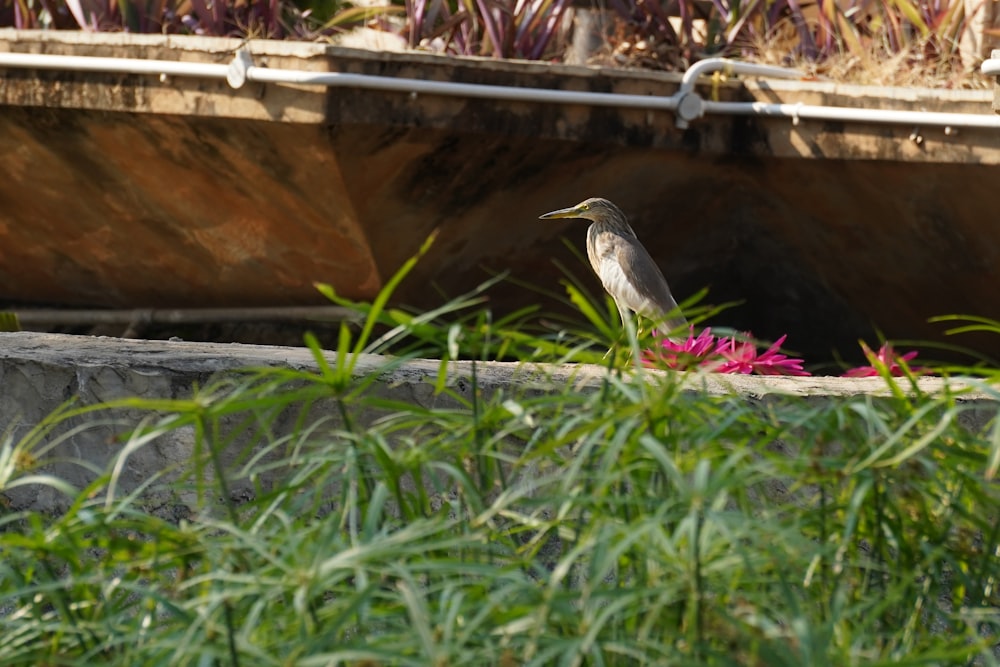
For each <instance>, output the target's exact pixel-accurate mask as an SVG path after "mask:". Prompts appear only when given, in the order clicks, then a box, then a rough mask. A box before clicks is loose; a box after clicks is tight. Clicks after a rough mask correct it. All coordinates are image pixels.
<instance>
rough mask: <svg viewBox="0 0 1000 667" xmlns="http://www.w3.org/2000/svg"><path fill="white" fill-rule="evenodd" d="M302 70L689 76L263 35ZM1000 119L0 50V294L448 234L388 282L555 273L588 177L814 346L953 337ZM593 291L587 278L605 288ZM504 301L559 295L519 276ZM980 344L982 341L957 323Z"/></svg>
mask: <svg viewBox="0 0 1000 667" xmlns="http://www.w3.org/2000/svg"><path fill="white" fill-rule="evenodd" d="M241 45H242V43H241V42H239V41H238V40H228V39H207V38H205V39H202V38H183V37H169V36H130V35H124V34H122V35H115V34H110V35H108V34H101V35H90V34H73V33H54V32H53V33H44V32H43V33H31V32H18V31H10V30H0V50H10V51H16V52H31V53H52V54H77V55H101V56H120V57H139V58H157V59H168V60H191V61H197V62H206V63H217V64H218V63H222V64H224V63H227V62H228V61H229V60H230V59H231V58H232V55H233V52H234V50H235V49H237V48H239V47H240V46H241ZM249 48H250V49H251V51H252V52H253V54H254V58H255V60H256V62H257V63H258V64H266V65H268V66H270V67H286V68H293V69H302V70H310V71H316V70H318V71H327V70H336V71H344V72H357V73H365V74H379V75H385V76H399V77H414V78H424V79H438V80H453V81H465V82H473V83H477V82H478V83H494V84H501V85H512V86H521V87H528V86H536V87H553V88H566V89H575V90H592V91H612V92H621V93H636V94H646V95H670V94H672V93H674V92H675V91H676V90H677V86H678V79H679V77H678V76H677V75H673V74H663V73H656V72H644V71H627V70H605V69H595V68H587V67H569V66H551V65H548V64H544V63H521V62H498V61H492V60H482V59H457V58H445V57H440V56H432V55H428V54H414V53H384V52H372V51H360V50H353V49H345V48H338V47H329V46H326V45H321V44H301V43H300V44H290V43H274V42H267V41H251V42H250V43H249ZM702 93H703V95H704V96H705V97H706V99H711V98H714V97H718V98H719V99H721V100H758V101H767V102H788V103H795V102H803V103H807V104H826V105H850V106H862V107H877V108H889V107H891V108H897V109H910V110H929V111H950V112H964V113H979V114H989V113H991V111H990V103H989V100H990V93H989V92H987V91H948V90H920V89H900V88H895V89H893V88H865V87H859V86H839V85H835V84H832V83H825V82H811V81H810V82H806V81H801V82H800V81H795V82H787V81H786V82H777V81H766V82H735V81H723V82H719V83H717V85H714V86H713V85H712V84H706V85H705V86H704V87H703V89H702ZM998 163H1000V133H997V132H995V131H992V130H960V131H952V132H948V133H946V132H945V130H944V128H914V127H901V126H896V127H891V126H877V125H866V124H843V123H830V122H817V121H803V122H800V123H798V124H792V123H791V122H789V121H787V120H780V119H754V120H750V119H746V118H737V117H728V116H714V117H709V118H706V119H703V120H701V121H698V122H696V123H694V124H693V125H692V127H691V128H689V129H688V130H686V131H681V130H679V129H677V128H676V127H675V125H674V118H673V115H672V114H670V113H667V112H646V111H636V110H617V109H608V108H588V107H583V106H580V105H543V104H528V103H523V102H504V101H496V100H471V99H460V98H443V97H434V96H430V95H408V94H406V93H388V92H379V91H362V90H350V89H331V90H326V89H325V88H322V87H316V86H291V85H261V84H253V85H248V86H245V87H244V88H242V89H240V90H239V91H233V90H231V89H230V88H229V87H228V86H227V85H226V84H225V83H224V82H221V81H205V80H197V79H179V78H170V77H166V78H163V79H160V78H157V77H150V76H133V75H108V74H100V73H86V72H61V71H31V70H13V69H8V70H5V71H2V72H0V166H2V168H3V173H4V175H5V178H4V179H0V285H2V286H3V287H2V289H0V299H10V300H18V301H22V302H49V303H61V304H81V305H89V306H109V307H134V308H152V307H185V306H188V307H190V306H241V305H242V306H254V305H257V306H274V305H287V304H296V303H299V304H305V303H320V302H321V299H320V297H319V296H318V295H317V294H316V292H315V290H314V289H313V282H314V281H322V282H328V283H332V284H334V285H335V286H336V287H337V289H338V291H339V292H340V293H341V294H344V295H346V296H349V297H356V298H371V297H372V296H373V295H374V294H375V293H376V292H377V291H378V289H379V288H380V287H381V286H382V285H383V284H384V283H385V281H386V279H387V278H388V277H389V276H391V275H392V274H393V273H394V272H395V270H396V269H397V268H398V267H399V266H400V264H401V263H402V262H403V261H404V260H405V259H407V258H408V257H410V256H411V255H412V254H413V253H414V252H415V250H416V249H417V248H418V247H419V245H420V244H421V243H422V242H423V240H424V239H425V238H426V236H427V235H428V234H429V233H430V232H431V231H433V230H438V231H439V232H440V236H439V240H438V242H437V244H436V245H435V247H434V248H433V249H432V251H431V253H430V254H429V255H428V257H427V258H426V260H425V261H424V262H422V263H421V264H420V265H419V266H418V267H417V269H416V271H415V273H414V274H413V280H412V281H408V282H406V283H404V284H403V286H402V287H401V290H400V292H399V293H398V294H397V297H398V300H399V301H401V302H406V303H409V304H412V305H415V306H417V307H424V308H427V307H433V306H436V305H438V304H439V303H440V301H441V299H442V297H441V296H440V292H438V291H437V290H433V289H427V285H429V284H435V285H437V286H439V287H440V289H441V291H443V292H445V293H447V294H452V295H455V294H458V293H461V292H464V291H465V290H466V289H468V288H469V287H470V286H471V285H473V284H475V283H477V282H479V281H480V280H482V279H484V278H485V276H486V275H487V271H484V269H486V270H488V271H503V270H510V271H511V272H512V273H513V275H514V276H515V277H516V278H518V279H520V280H521V281H523V282H527V283H529V284H533V285H537V286H538V287H539V288H541V289H548V290H555V291H558V290H559V286H558V282H559V280H560V278H561V277H562V275H561V273H560V271H559V269H558V268H556V266H555V265H554V264H553V260H554V259H555V260H560V261H562V262H563V263H564V264H566V265H568V266H570V267H572V268H573V269H574V270H576V271H577V272H578V273H580V274H581V275H583V276H589V268H588V267H586V266H582V265H580V264H579V263H578V261H577V260H576V259H575V258H574V256H573V255H572V253H571V252H570V251H569V250H568V249H567V248H566V246H565V245H564V243H563V241H562V239H563V238H564V237H565V238H567V239H569V240H570V243H571V244H572V245H574V246H575V247H576V248H578V249H582V247H583V237H584V232H583V227H582V225H580V224H577V223H574V222H550V223H548V224H546V223H540V222H539V221H538V220H537V216H538V215H539V214H540V213H543V212H545V211H549V210H552V209H555V208H560V207H564V206H568V205H571V204H573V203H575V202H577V201H580V200H582V199H584V198H585V197H588V196H593V195H603V196H606V197H608V198H610V199H612V200H614V201H616V202H617V203H618V204H619V205H620V206H621V207H622V208H623V209H624V210H625V211H626V212H627V213H628V214H629V215H630V216H631V218H632V220H633V222H634V225H635V227H636V229H637V232H638V233H639V236H640V238H641V239H642V240H643V242H644V243H645V245H646V246H647V247H648V248H649V249H650V251H651V253H652V255H653V256H654V258H656V259H657V260H658V262H659V264H660V266H661V268H662V269H663V270H664V272H665V274H666V276H667V278H668V280H669V281H670V283H671V285H672V287H673V291H674V293H675V295H677V296H678V297H679V298H681V299H683V298H685V297H687V296H689V295H691V294H693V293H695V292H697V291H698V290H700V289H701V288H703V287H706V286H708V287H710V288H711V293H710V298H711V300H712V301H713V302H715V303H721V302H725V301H730V300H737V301H742V302H744V305H742V306H740V307H738V308H735V309H732V310H730V311H728V312H727V313H725V314H724V315H723V316H722V317H721V318H718V320H717V323H718V324H725V325H728V326H732V327H735V328H738V329H743V330H750V331H752V332H753V333H754V334H756V335H757V336H760V337H767V338H772V339H773V338H776V337H778V336H780V335H781V334H785V333H787V334H789V343H790V344H792V345H793V346H794V347H795V348H796V349H797V350H799V351H800V352H802V353H803V354H804V355H806V356H807V357H809V358H817V357H818V358H820V359H823V358H829V355H830V350H831V348H836V349H838V350H839V352H840V354H841V355H843V356H857V354H858V348H857V344H856V341H857V339H858V338H859V337H865V338H868V339H869V340H873V339H874V329H875V328H876V327H877V328H878V329H880V330H881V331H882V332H883V333H884V334H886V335H887V336H889V337H897V338H908V339H918V340H921V339H928V340H934V339H941V338H943V333H942V332H943V330H944V327H943V326H940V325H929V324H927V322H926V320H927V318H928V317H931V316H934V315H941V314H949V313H968V314H974V315H982V316H987V317H997V316H1000V292H998V291H997V290H996V289H995V285H996V284H997V280H998V277H1000V276H998V275H997V269H996V267H997V266H1000V263H998V261H997V259H998V257H1000V236H998V235H997V234H996V230H995V224H994V220H995V215H994V210H993V209H994V208H995V207H994V204H993V199H994V191H995V187H996V182H997V179H996V173H997V172H996V169H997V166H996V165H997V164H998ZM590 284H591V285H592V286H593V287H594V288H595V289H599V286H598V285H597V283H596V280H594V281H593V282H591V283H590ZM492 296H493V298H492V302H491V303H492V305H493V307H494V308H495V309H496V310H499V311H503V310H512V309H515V308H519V307H522V306H524V305H525V304H526V303H531V302H535V301H538V300H540V299H542V300H543V301H544V305H545V306H546V307H549V308H558V307H559V305H558V303H556V302H554V301H553V300H551V299H549V300H546V299H544V298H543V297H541V296H539V294H538V293H534V292H529V291H527V290H525V289H524V288H522V287H519V286H517V285H501V286H499V287H498V288H497V289H496V290H494V292H493V295H492ZM950 342H958V343H959V344H968V345H971V346H972V347H978V349H980V350H983V351H990V350H992V348H993V347H995V345H994V343H993V341H992V340H991V339H988V338H984V339H980V340H976V339H971V338H970V339H963V340H958V341H950Z"/></svg>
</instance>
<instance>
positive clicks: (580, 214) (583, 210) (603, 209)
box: [538, 197, 625, 222]
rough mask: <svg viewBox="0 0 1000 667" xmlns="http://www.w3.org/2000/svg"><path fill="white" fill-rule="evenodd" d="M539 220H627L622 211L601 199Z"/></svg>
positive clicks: (546, 215)
mask: <svg viewBox="0 0 1000 667" xmlns="http://www.w3.org/2000/svg"><path fill="white" fill-rule="evenodd" d="M538 218H539V220H551V219H554V218H584V219H585V220H590V221H592V222H611V221H615V220H622V221H624V220H625V214H624V213H622V211H621V209H620V208H618V207H617V206H615V205H614V204H612V203H611V202H609V201H608V200H607V199H602V198H600V197H591V198H590V199H586V200H584V201H582V202H580V203H579V204H577V205H576V206H570V207H569V208H561V209H559V210H558V211H551V212H549V213H546V214H545V215H540V216H538Z"/></svg>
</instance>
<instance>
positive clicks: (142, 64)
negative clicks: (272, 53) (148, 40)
mask: <svg viewBox="0 0 1000 667" xmlns="http://www.w3.org/2000/svg"><path fill="white" fill-rule="evenodd" d="M0 67H24V68H31V69H62V70H70V71H75V72H115V73H122V74H153V75H161V74H166V75H168V76H190V77H196V78H201V79H225V78H226V72H228V71H229V65H228V64H226V65H213V64H211V63H189V62H180V61H175V60H143V59H140V58H97V57H93V56H57V55H50V54H47V53H44V54H43V53H0Z"/></svg>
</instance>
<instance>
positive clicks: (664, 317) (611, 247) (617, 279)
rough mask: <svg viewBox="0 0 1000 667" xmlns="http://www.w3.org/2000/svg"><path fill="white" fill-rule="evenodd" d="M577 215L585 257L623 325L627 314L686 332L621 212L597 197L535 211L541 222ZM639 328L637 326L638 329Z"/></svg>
mask: <svg viewBox="0 0 1000 667" xmlns="http://www.w3.org/2000/svg"><path fill="white" fill-rule="evenodd" d="M557 218H582V219H584V220H589V221H590V227H589V228H588V229H587V258H588V259H590V266H591V267H593V269H594V273H596V274H597V277H598V278H600V279H601V285H603V286H604V289H605V291H607V293H608V294H610V295H611V298H612V299H614V300H615V305H616V306H618V314H619V315H620V316H621V319H622V326H623V327H627V326H628V325H627V324H626V323H627V322H628V321H629V318H631V317H632V313H638V314H639V315H641V316H643V317H646V318H648V319H650V320H652V321H653V324H654V326H655V327H658V328H662V329H666V330H667V331H669V332H677V331H679V330H681V329H683V330H685V332H686V330H687V327H688V322H687V319H685V317H684V315H683V314H682V313H681V311H680V309H679V308H678V307H677V301H675V300H674V297H673V295H672V294H671V293H670V287H669V286H667V280H666V278H664V277H663V273H662V272H661V271H660V267H658V266H657V265H656V262H654V261H653V258H652V257H650V255H649V252H647V251H646V248H645V247H643V245H642V243H640V242H639V238H638V237H637V236H636V235H635V231H633V229H632V226H631V225H629V224H628V219H627V218H626V217H625V214H624V213H622V210H621V209H620V208H618V207H617V206H615V205H614V204H613V203H612V202H610V201H608V200H607V199H603V198H601V197H591V198H590V199H586V200H584V201H582V202H580V203H579V204H577V205H576V206H571V207H569V208H561V209H559V210H557V211H551V212H549V213H545V214H544V215H540V216H539V219H540V220H552V219H557ZM637 330H638V331H640V332H641V329H637Z"/></svg>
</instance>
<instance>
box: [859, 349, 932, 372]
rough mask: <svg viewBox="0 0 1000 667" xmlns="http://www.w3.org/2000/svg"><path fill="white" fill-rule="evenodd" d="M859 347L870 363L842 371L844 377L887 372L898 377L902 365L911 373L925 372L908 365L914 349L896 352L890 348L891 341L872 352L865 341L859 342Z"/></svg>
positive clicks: (914, 355)
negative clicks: (903, 352) (900, 352)
mask: <svg viewBox="0 0 1000 667" xmlns="http://www.w3.org/2000/svg"><path fill="white" fill-rule="evenodd" d="M861 349H862V350H863V351H864V353H865V357H866V358H867V359H868V363H869V364H870V365H869V366H858V367H856V368H852V369H850V370H848V371H846V372H845V373H844V377H848V378H862V377H875V376H877V375H882V374H883V373H889V375H892V376H895V377H900V376H902V375H905V373H904V371H903V368H904V366H905V368H907V369H908V370H909V371H910V372H911V373H923V372H925V369H923V368H921V367H919V366H910V365H909V362H910V361H911V360H912V359H914V358H915V357H916V356H917V352H916V350H914V351H911V352H907V353H906V354H898V353H897V352H896V351H895V350H894V349H892V343H884V344H883V345H882V347H880V348H879V350H878V352H872V349H871V348H870V347H868V346H867V345H866V344H865V343H861Z"/></svg>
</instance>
